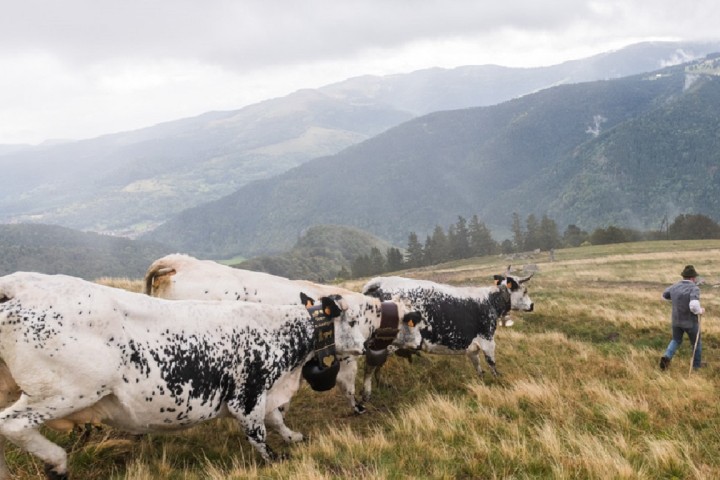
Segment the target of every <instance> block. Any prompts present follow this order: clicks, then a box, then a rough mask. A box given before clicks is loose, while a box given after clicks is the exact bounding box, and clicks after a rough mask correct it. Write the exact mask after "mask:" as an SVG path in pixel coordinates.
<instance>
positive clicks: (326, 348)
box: [308, 306, 336, 368]
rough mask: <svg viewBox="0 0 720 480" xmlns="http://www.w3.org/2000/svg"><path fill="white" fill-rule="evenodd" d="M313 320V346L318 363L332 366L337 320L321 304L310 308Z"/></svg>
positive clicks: (324, 366)
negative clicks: (326, 312) (328, 314)
mask: <svg viewBox="0 0 720 480" xmlns="http://www.w3.org/2000/svg"><path fill="white" fill-rule="evenodd" d="M308 312H309V313H310V317H311V318H312V321H313V348H314V351H315V353H314V356H315V358H316V359H317V362H318V365H320V366H322V367H323V368H328V367H330V366H331V365H332V364H333V363H334V362H335V357H336V352H335V322H333V319H332V318H330V317H329V316H327V315H326V314H325V312H323V308H322V307H321V306H315V307H311V308H308Z"/></svg>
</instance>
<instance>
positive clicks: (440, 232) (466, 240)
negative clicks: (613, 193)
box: [338, 213, 720, 278]
mask: <svg viewBox="0 0 720 480" xmlns="http://www.w3.org/2000/svg"><path fill="white" fill-rule="evenodd" d="M510 231H511V234H512V237H511V238H510V239H505V240H503V241H502V242H501V243H499V242H497V241H496V240H495V239H494V238H493V236H492V234H491V232H490V229H488V228H487V226H486V225H485V224H484V223H483V222H481V221H480V220H479V219H478V217H477V215H473V216H472V218H471V219H470V221H469V222H468V221H467V220H466V219H465V218H463V217H462V216H458V220H457V222H455V223H454V224H452V225H450V226H449V227H448V228H447V231H445V230H444V229H443V228H442V227H440V226H439V225H438V226H436V227H435V229H434V230H433V233H432V234H431V235H427V236H426V238H425V242H424V243H421V242H420V239H419V238H418V236H417V234H416V233H415V232H410V234H409V235H408V245H407V249H406V251H405V253H404V254H403V252H401V251H400V249H398V248H395V247H391V248H389V249H387V251H386V252H385V254H383V253H382V252H381V251H380V249H378V248H376V247H373V248H372V249H371V251H370V253H369V254H367V255H360V256H359V257H357V258H356V259H355V260H354V261H353V262H352V266H351V271H348V270H347V269H346V268H345V267H343V268H342V270H341V271H340V272H339V273H338V277H339V278H358V277H368V276H372V275H378V274H381V273H384V272H393V271H398V270H402V269H404V268H416V267H423V266H428V265H436V264H438V263H443V262H448V261H452V260H462V259H465V258H471V257H480V256H484V255H495V254H499V253H503V254H511V253H517V252H527V251H534V250H537V249H540V250H543V251H549V250H552V249H555V248H563V247H578V246H580V245H583V244H591V245H603V244H610V243H623V242H637V241H645V240H665V239H671V240H689V239H704V238H720V225H718V223H716V222H715V221H713V220H712V219H711V218H709V217H707V216H705V215H699V214H698V215H687V214H683V215H678V216H677V217H676V218H675V220H674V221H673V223H672V224H669V225H665V228H662V227H661V229H660V230H659V231H639V230H634V229H630V228H621V227H616V226H613V225H611V226H608V227H605V228H597V229H595V230H594V231H593V232H592V233H588V232H586V231H584V230H582V229H580V228H578V227H577V226H576V225H569V226H568V227H567V228H566V229H565V231H564V232H563V234H562V235H560V233H559V230H558V226H557V223H556V222H555V221H554V220H553V219H551V218H549V217H548V216H547V215H543V216H542V218H540V219H539V220H538V218H537V217H536V216H535V215H533V214H530V215H528V216H527V218H526V219H525V222H524V223H523V222H522V220H521V219H520V215H518V214H517V213H513V214H512V220H511V226H510Z"/></svg>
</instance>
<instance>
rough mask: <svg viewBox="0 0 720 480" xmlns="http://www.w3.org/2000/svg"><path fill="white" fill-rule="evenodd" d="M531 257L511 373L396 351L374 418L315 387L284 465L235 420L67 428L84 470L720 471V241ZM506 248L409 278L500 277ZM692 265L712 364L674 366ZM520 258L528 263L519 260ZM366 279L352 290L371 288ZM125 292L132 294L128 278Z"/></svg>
mask: <svg viewBox="0 0 720 480" xmlns="http://www.w3.org/2000/svg"><path fill="white" fill-rule="evenodd" d="M547 257H548V256H547V254H539V255H537V256H535V258H530V259H527V260H523V261H524V262H526V263H534V264H537V265H538V267H539V272H538V273H537V274H536V276H535V278H533V280H532V281H531V285H530V286H531V290H530V291H531V296H532V297H533V300H534V301H535V304H536V307H537V309H536V312H534V313H529V314H515V315H514V317H515V320H516V323H515V326H514V327H512V328H511V329H502V328H501V329H499V330H498V333H497V335H496V339H497V344H498V347H497V360H498V367H499V369H500V370H501V372H503V376H502V377H501V378H499V379H494V378H489V377H486V378H485V379H484V380H481V379H478V378H477V377H476V376H475V374H474V372H473V369H472V368H471V366H470V362H469V361H468V360H467V359H465V358H463V357H462V356H459V357H447V356H429V355H425V356H423V357H422V358H420V359H419V360H416V361H415V362H414V364H412V365H411V364H408V363H407V362H405V361H404V360H402V361H401V359H396V358H393V359H391V360H390V361H389V362H388V368H387V370H386V372H385V374H386V375H385V378H386V379H388V380H389V381H390V384H391V386H385V387H376V389H375V393H374V398H373V400H372V401H371V402H370V403H369V405H368V406H369V410H370V413H368V414H366V415H364V416H360V417H357V416H352V415H350V414H349V409H348V407H347V406H346V405H345V402H344V401H343V400H342V399H341V398H340V396H339V394H338V393H337V392H335V391H331V392H326V393H323V394H318V393H315V392H312V391H310V390H309V389H308V388H307V387H306V386H303V388H302V389H301V391H300V392H299V394H298V395H297V396H296V398H295V399H294V400H293V403H292V406H291V407H292V408H291V410H290V412H289V413H288V416H287V421H288V424H289V425H290V426H291V427H293V428H295V429H298V430H300V431H302V432H306V433H308V434H309V437H310V440H309V441H308V442H306V443H305V444H303V445H299V446H293V447H285V446H284V445H282V444H281V443H280V441H279V439H278V438H277V437H275V436H271V438H270V443H271V445H273V446H274V447H276V449H277V450H279V451H281V452H286V453H289V455H290V458H289V460H287V461H285V462H281V463H277V464H274V465H270V466H265V465H262V464H261V463H256V461H257V457H256V455H255V453H254V452H253V451H252V449H251V448H250V446H249V445H248V444H247V442H245V441H244V439H243V438H242V437H243V435H242V434H241V433H240V432H239V431H238V429H237V428H236V427H235V425H233V423H232V422H230V421H227V420H223V421H219V422H210V423H208V424H205V425H203V426H200V427H197V428H194V429H191V430H189V431H187V432H184V433H182V434H179V435H169V436H160V435H157V436H156V435H152V436H146V437H143V438H140V439H133V438H132V437H129V436H125V435H121V434H118V433H115V432H113V431H112V430H110V429H103V430H102V431H96V432H94V433H93V434H92V437H91V440H90V442H89V443H88V444H87V445H85V446H79V445H77V444H75V443H74V442H75V437H73V436H68V435H55V436H54V437H53V438H56V439H57V441H58V442H60V443H61V444H62V445H63V446H64V447H66V448H69V449H70V448H73V445H75V447H74V448H75V450H74V452H73V453H72V454H71V457H70V458H71V461H70V465H71V469H72V473H73V474H74V477H75V478H88V479H101V478H102V479H105V478H129V479H151V478H153V479H154V478H177V479H181V478H182V479H205V478H211V479H225V478H232V479H244V478H407V477H414V478H510V477H512V478H597V479H604V478H647V479H655V478H719V477H720V459H719V458H718V457H717V454H716V453H717V451H718V450H719V449H720V436H718V434H717V432H718V431H720V411H719V410H720V406H718V403H717V401H716V390H717V387H718V384H719V383H720V360H718V356H719V355H720V351H719V350H720V335H719V334H720V326H718V324H717V322H716V315H717V313H716V312H718V311H720V296H719V295H718V292H719V290H718V289H717V288H713V287H712V286H711V285H712V284H718V283H720V280H719V276H718V275H720V274H719V273H718V271H719V268H718V266H719V265H720V241H695V242H653V243H638V244H623V245H610V246H601V247H587V248H579V249H572V250H558V251H556V254H555V258H556V261H555V262H553V263H549V261H548V258H547ZM505 262H507V260H506V259H504V258H501V257H493V258H483V259H475V260H472V261H466V262H459V263H455V264H447V265H443V266H441V267H437V268H433V269H424V270H422V271H420V270H416V271H409V272H403V275H407V276H413V277H418V278H428V279H433V280H437V281H442V282H447V283H453V284H464V283H468V282H472V283H487V279H488V278H489V277H490V275H492V274H493V273H496V272H502V271H503V270H504V266H505ZM686 263H693V264H695V266H696V267H697V269H698V270H699V271H700V273H701V274H704V276H705V279H706V281H707V282H708V285H705V286H703V287H701V290H702V303H703V305H704V306H705V308H706V309H707V315H706V317H705V319H704V324H703V334H704V345H703V346H704V360H706V361H707V362H709V363H710V366H709V368H707V369H705V370H701V371H700V372H698V373H693V374H692V375H688V367H689V359H690V347H689V346H688V344H687V342H685V343H684V344H683V345H682V346H681V348H680V351H679V352H678V355H677V357H676V359H675V360H674V362H673V364H672V366H671V369H670V371H669V372H660V371H659V369H658V368H657V360H658V358H659V356H660V354H661V353H662V350H663V348H664V347H665V345H666V343H667V342H668V341H669V338H670V337H669V326H668V325H669V314H670V308H669V304H667V303H664V302H663V301H661V300H660V293H661V291H662V289H663V288H664V287H665V286H667V285H669V284H671V283H673V282H675V281H676V280H677V279H678V278H679V277H678V274H679V272H680V270H681V269H682V267H683V266H684V265H685V264H686ZM518 266H520V264H519V263H518ZM361 283H362V282H353V283H349V284H347V286H350V287H352V288H355V289H357V288H359V286H360V285H361ZM126 288H131V287H128V286H126ZM8 459H9V462H10V464H11V468H12V469H13V471H14V472H15V473H16V475H17V478H21V479H25V478H38V477H37V475H38V473H39V472H41V465H40V463H39V462H38V461H37V460H35V459H32V458H30V457H28V456H27V455H24V454H21V453H18V451H17V449H15V448H14V447H10V448H9V449H8Z"/></svg>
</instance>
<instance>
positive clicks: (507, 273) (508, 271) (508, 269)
mask: <svg viewBox="0 0 720 480" xmlns="http://www.w3.org/2000/svg"><path fill="white" fill-rule="evenodd" d="M510 267H512V265H508V266H507V270H505V276H506V277H509V276H510Z"/></svg>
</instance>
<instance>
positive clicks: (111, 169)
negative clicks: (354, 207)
mask: <svg viewBox="0 0 720 480" xmlns="http://www.w3.org/2000/svg"><path fill="white" fill-rule="evenodd" d="M718 50H720V43H674V42H669V43H664V42H657V43H643V44H638V45H633V46H630V47H627V48H624V49H622V50H618V51H615V52H608V53H605V54H601V55H596V56H593V57H590V58H586V59H581V60H575V61H570V62H565V63H562V64H560V65H554V66H549V67H538V68H506V67H499V66H493V65H484V66H466V67H459V68H455V69H440V68H435V69H428V70H422V71H417V72H412V73H407V74H400V75H390V76H384V77H377V76H363V77H358V78H353V79H349V80H347V81H345V82H340V83H337V84H332V85H328V86H326V87H323V88H320V89H316V90H301V91H298V92H295V93H293V94H290V95H288V96H286V97H282V98H276V99H271V100H267V101H264V102H260V103H258V104H255V105H250V106H248V107H245V108H242V109H239V110H234V111H225V112H208V113H206V114H203V115H199V116H197V117H193V118H187V119H181V120H177V121H173V122H167V123H163V124H160V125H156V126H153V127H148V128H143V129H139V130H136V131H131V132H121V133H115V134H110V135H105V136H102V137H98V138H94V139H89V140H82V141H72V142H62V143H46V144H41V145H38V146H34V147H30V146H21V145H12V146H10V145H5V146H0V168H2V169H3V176H4V177H5V178H9V179H12V181H11V182H6V184H5V185H4V188H3V189H2V191H0V222H1V223H15V222H40V223H53V224H58V225H63V226H67V227H72V228H75V229H80V230H91V231H96V232H103V233H114V234H120V235H125V236H129V237H135V236H137V235H138V234H140V233H143V232H148V231H151V230H152V229H153V228H155V227H156V226H157V225H159V224H162V223H163V222H166V221H168V220H170V219H171V218H173V217H174V216H175V215H177V214H178V213H180V212H182V211H183V210H185V209H188V208H192V207H197V206H200V205H203V204H205V203H206V202H212V201H216V200H219V199H222V198H223V197H225V196H226V195H230V194H233V193H234V192H236V191H237V190H238V189H241V188H242V187H244V186H246V185H250V184H251V183H252V182H254V181H256V180H263V179H268V178H274V177H276V176H277V175H279V174H282V173H284V172H288V171H289V170H291V169H293V168H295V167H298V166H301V165H302V164H304V163H306V162H308V161H311V160H313V159H316V158H322V157H324V158H329V157H330V156H332V155H334V154H337V153H339V152H342V151H343V150H344V149H346V148H348V147H352V146H354V145H358V144H360V143H361V142H363V141H366V140H369V139H372V138H373V137H375V136H376V135H378V134H381V133H383V132H386V131H387V130H388V129H390V128H392V127H394V126H398V125H401V124H403V123H404V122H406V121H408V120H411V119H413V118H415V117H417V116H420V115H426V114H430V113H431V112H436V111H445V110H453V109H465V108H470V107H478V106H488V105H496V104H499V103H502V102H505V101H508V100H511V99H515V98H518V97H521V96H523V95H528V94H531V93H533V92H539V91H542V90H543V89H546V88H548V87H552V86H556V85H564V84H573V83H577V82H584V81H592V80H598V79H605V80H607V79H613V78H620V77H624V76H627V75H631V74H635V73H638V72H646V71H650V70H655V69H657V68H660V67H662V66H665V65H672V64H677V63H679V62H682V61H687V60H690V59H693V58H697V57H700V56H703V55H705V54H707V53H710V52H714V51H718ZM583 121H586V120H583ZM606 127H607V125H606ZM363 148H365V147H363ZM350 150H351V151H352V148H351V149H350ZM405 174H406V175H407V172H406V173H405ZM345 183H346V184H347V181H346V182H345ZM301 188H304V187H301ZM441 220H442V219H440V218H439V219H438V221H441ZM425 223H427V222H425ZM423 225H424V224H418V229H420V228H421V227H423ZM381 230H382V229H377V231H381ZM159 235H160V234H159ZM286 243H287V242H286ZM270 247H271V249H275V248H277V247H278V245H275V244H271V245H270ZM234 248H235V247H233V249H234ZM229 250H231V249H225V248H216V247H213V248H209V249H208V251H213V252H220V251H223V252H225V251H229ZM260 250H261V249H258V248H256V247H248V248H247V249H243V251H248V252H256V251H260Z"/></svg>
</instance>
